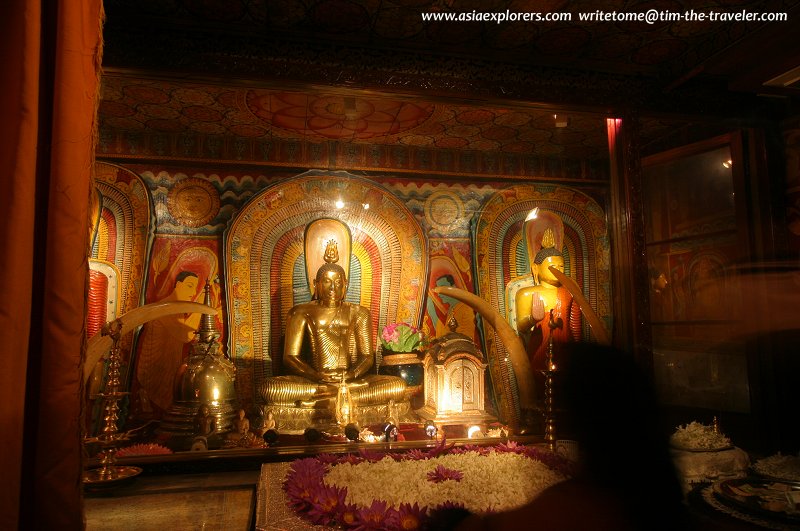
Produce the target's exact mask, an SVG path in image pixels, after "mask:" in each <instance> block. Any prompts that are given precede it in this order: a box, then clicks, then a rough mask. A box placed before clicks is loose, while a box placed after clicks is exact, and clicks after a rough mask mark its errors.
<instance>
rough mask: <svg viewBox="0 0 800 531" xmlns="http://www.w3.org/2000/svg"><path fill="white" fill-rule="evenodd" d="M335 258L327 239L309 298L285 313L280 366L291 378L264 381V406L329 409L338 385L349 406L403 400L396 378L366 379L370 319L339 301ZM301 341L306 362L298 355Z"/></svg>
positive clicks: (340, 278)
mask: <svg viewBox="0 0 800 531" xmlns="http://www.w3.org/2000/svg"><path fill="white" fill-rule="evenodd" d="M338 259H339V257H338V252H337V246H336V242H335V241H333V240H331V241H329V242H328V243H327V246H326V249H325V254H324V260H325V263H324V264H323V265H322V266H320V268H319V269H318V270H317V275H316V279H315V281H314V297H313V299H312V300H311V302H307V303H302V304H298V305H296V306H294V307H293V308H292V309H291V310H289V314H288V317H287V325H286V340H285V344H284V351H283V363H284V366H285V367H287V368H288V370H289V371H290V372H291V373H292V374H290V375H286V376H274V377H270V378H267V379H266V380H265V381H264V383H263V384H262V386H261V389H260V393H261V397H262V399H263V400H264V401H265V403H267V404H274V405H278V406H297V407H326V408H327V407H330V408H333V407H334V404H335V402H336V397H337V394H338V392H339V389H340V387H341V386H343V385H346V386H347V388H348V390H349V394H350V399H351V400H352V403H354V404H355V406H366V405H385V404H387V403H389V401H390V400H398V401H399V400H404V399H405V398H406V396H405V395H406V391H407V385H406V383H405V382H404V381H403V380H402V379H401V378H398V377H395V376H386V375H376V374H370V375H367V371H369V370H370V368H371V367H372V366H373V364H374V362H375V359H374V353H373V351H372V345H373V343H372V326H371V317H370V313H369V311H368V310H367V309H366V308H364V307H363V306H360V305H358V304H352V303H349V302H346V301H345V300H344V298H345V293H346V291H347V277H346V274H345V271H344V269H343V268H342V267H341V266H340V265H339V264H337V263H335V262H337V261H338ZM305 342H307V343H308V346H310V350H311V360H310V363H309V362H307V361H305V360H304V359H303V358H302V356H301V353H302V352H303V346H304V343H305ZM337 413H338V412H337Z"/></svg>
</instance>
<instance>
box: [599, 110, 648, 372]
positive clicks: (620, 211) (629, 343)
mask: <svg viewBox="0 0 800 531" xmlns="http://www.w3.org/2000/svg"><path fill="white" fill-rule="evenodd" d="M607 126H608V147H609V155H610V161H611V168H610V169H611V171H610V174H611V211H610V213H609V221H610V228H611V230H610V236H611V260H612V268H611V271H612V286H613V293H612V297H613V307H614V329H613V344H614V346H616V347H618V348H620V349H623V350H625V351H628V352H634V353H635V354H636V356H637V358H639V359H640V361H642V362H645V363H647V364H648V365H649V364H650V363H652V360H651V343H652V342H651V337H650V307H649V301H648V291H647V250H646V249H645V245H644V217H643V215H642V168H641V162H640V149H639V119H638V116H636V115H635V114H633V113H627V114H625V115H624V117H622V118H609V119H608V120H607Z"/></svg>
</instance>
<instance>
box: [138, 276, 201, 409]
mask: <svg viewBox="0 0 800 531" xmlns="http://www.w3.org/2000/svg"><path fill="white" fill-rule="evenodd" d="M198 284H199V278H198V276H197V274H196V273H194V272H192V271H181V272H180V273H178V275H177V276H176V277H175V285H174V287H173V289H172V293H170V294H169V295H167V296H166V297H165V298H164V299H162V301H194V302H199V299H200V297H201V295H202V291H200V290H198ZM200 317H201V314H199V313H192V314H177V315H169V316H166V317H162V318H160V319H156V320H153V321H150V322H149V323H147V324H145V325H144V327H142V332H141V335H140V336H139V344H140V345H141V346H140V350H139V358H138V360H137V363H136V378H137V379H138V381H139V401H140V403H141V410H142V412H143V413H145V414H153V413H163V412H165V411H166V410H167V409H169V407H170V406H171V405H172V400H173V389H174V387H175V374H176V372H177V370H178V368H179V367H180V365H181V363H182V361H183V352H184V346H185V345H186V344H187V343H189V342H190V341H191V340H192V338H193V337H194V333H195V331H196V330H197V327H198V326H199V325H200Z"/></svg>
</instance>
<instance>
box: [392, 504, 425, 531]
mask: <svg viewBox="0 0 800 531" xmlns="http://www.w3.org/2000/svg"><path fill="white" fill-rule="evenodd" d="M427 512H428V509H427V508H426V507H423V508H422V509H420V508H419V504H418V503H417V502H414V505H411V504H410V503H401V504H400V507H399V508H398V509H397V519H396V521H394V522H392V524H394V525H393V526H392V527H393V528H395V529H420V528H421V527H422V524H423V522H424V521H425V518H426V516H427Z"/></svg>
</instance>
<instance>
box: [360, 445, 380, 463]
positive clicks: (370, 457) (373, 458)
mask: <svg viewBox="0 0 800 531" xmlns="http://www.w3.org/2000/svg"><path fill="white" fill-rule="evenodd" d="M358 455H360V456H361V457H362V458H363V459H366V460H367V461H369V462H370V463H376V462H378V461H380V460H381V459H383V454H379V453H378V452H373V451H371V450H367V449H366V448H359V449H358Z"/></svg>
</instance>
